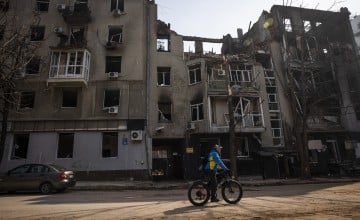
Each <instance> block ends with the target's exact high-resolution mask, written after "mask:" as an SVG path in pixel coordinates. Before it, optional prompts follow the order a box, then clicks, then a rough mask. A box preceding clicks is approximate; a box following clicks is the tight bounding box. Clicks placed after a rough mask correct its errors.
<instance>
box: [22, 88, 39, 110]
mask: <svg viewBox="0 0 360 220" xmlns="http://www.w3.org/2000/svg"><path fill="white" fill-rule="evenodd" d="M34 101H35V92H34V91H24V92H21V96H20V105H19V108H20V109H32V108H34Z"/></svg>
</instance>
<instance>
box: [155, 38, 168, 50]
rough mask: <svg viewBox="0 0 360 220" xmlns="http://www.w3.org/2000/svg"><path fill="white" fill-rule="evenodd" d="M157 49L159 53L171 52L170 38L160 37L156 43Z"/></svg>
mask: <svg viewBox="0 0 360 220" xmlns="http://www.w3.org/2000/svg"><path fill="white" fill-rule="evenodd" d="M156 49H157V51H159V52H169V51H170V36H169V35H158V37H157V41H156Z"/></svg>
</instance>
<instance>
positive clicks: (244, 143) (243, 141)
mask: <svg viewBox="0 0 360 220" xmlns="http://www.w3.org/2000/svg"><path fill="white" fill-rule="evenodd" d="M235 147H236V152H237V157H249V144H248V139H247V138H245V137H244V138H235Z"/></svg>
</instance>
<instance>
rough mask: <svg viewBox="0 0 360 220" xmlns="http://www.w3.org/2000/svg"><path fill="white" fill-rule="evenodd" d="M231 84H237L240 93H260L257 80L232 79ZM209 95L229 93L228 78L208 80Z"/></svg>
mask: <svg viewBox="0 0 360 220" xmlns="http://www.w3.org/2000/svg"><path fill="white" fill-rule="evenodd" d="M230 85H231V86H234V85H237V86H238V88H239V89H240V91H239V92H240V93H256V94H257V93H258V92H259V89H258V88H257V84H256V83H255V82H239V81H230ZM208 94H209V95H227V94H228V86H227V82H226V80H210V81H209V82H208Z"/></svg>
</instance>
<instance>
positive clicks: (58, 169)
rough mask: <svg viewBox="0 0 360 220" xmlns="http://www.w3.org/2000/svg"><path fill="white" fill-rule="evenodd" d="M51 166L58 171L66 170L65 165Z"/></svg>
mask: <svg viewBox="0 0 360 220" xmlns="http://www.w3.org/2000/svg"><path fill="white" fill-rule="evenodd" d="M51 167H52V168H54V169H55V170H57V171H65V170H66V169H65V168H64V167H62V166H59V165H54V164H52V165H51Z"/></svg>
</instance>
